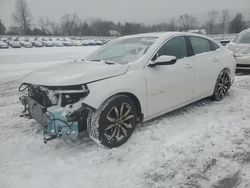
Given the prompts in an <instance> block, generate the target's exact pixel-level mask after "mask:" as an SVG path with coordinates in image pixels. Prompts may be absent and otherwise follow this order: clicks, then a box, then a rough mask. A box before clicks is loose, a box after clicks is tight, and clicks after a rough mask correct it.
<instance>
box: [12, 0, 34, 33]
mask: <svg viewBox="0 0 250 188" xmlns="http://www.w3.org/2000/svg"><path fill="white" fill-rule="evenodd" d="M12 18H13V21H14V23H15V24H16V25H17V26H18V27H19V29H20V33H21V34H24V35H25V34H28V33H29V31H30V28H31V19H32V16H31V12H30V10H29V8H28V4H27V2H26V1H25V0H18V1H17V2H16V5H15V12H14V13H13V14H12Z"/></svg>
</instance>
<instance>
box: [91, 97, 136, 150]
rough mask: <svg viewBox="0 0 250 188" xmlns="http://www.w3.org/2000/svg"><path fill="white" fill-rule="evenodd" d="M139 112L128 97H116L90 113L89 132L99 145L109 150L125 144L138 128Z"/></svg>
mask: <svg viewBox="0 0 250 188" xmlns="http://www.w3.org/2000/svg"><path fill="white" fill-rule="evenodd" d="M137 119H138V112H137V108H136V105H135V104H134V101H133V100H132V99H131V98H129V97H128V96H126V95H116V96H113V97H111V98H110V99H108V100H106V101H105V102H104V103H103V104H102V105H101V107H100V108H99V109H98V110H97V111H95V112H90V113H89V116H88V132H89V135H90V137H91V138H92V139H93V140H95V141H96V142H97V143H98V144H101V145H104V146H106V147H108V148H113V147H118V146H120V145H122V144H123V143H125V142H126V141H127V140H128V139H129V137H130V136H131V135H132V133H133V131H134V128H135V127H136V124H137Z"/></svg>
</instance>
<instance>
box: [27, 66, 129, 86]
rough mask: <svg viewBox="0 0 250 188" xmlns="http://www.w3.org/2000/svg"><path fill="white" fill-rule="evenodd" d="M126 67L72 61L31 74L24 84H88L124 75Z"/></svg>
mask: <svg viewBox="0 0 250 188" xmlns="http://www.w3.org/2000/svg"><path fill="white" fill-rule="evenodd" d="M127 70H128V65H121V64H109V65H108V64H105V63H104V62H93V61H91V62H89V61H73V62H69V63H65V64H60V65H57V66H50V67H47V68H44V69H40V70H38V71H35V72H31V73H29V74H28V75H26V76H25V77H24V78H23V82H24V83H29V84H35V85H43V86H69V85H79V84H84V83H89V82H93V81H97V80H101V79H105V78H109V77H114V76H118V75H121V74H124V73H126V72H127Z"/></svg>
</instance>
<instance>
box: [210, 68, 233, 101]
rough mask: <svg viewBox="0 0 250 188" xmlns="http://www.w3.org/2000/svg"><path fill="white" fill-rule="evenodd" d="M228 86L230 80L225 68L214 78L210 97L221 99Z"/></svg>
mask: <svg viewBox="0 0 250 188" xmlns="http://www.w3.org/2000/svg"><path fill="white" fill-rule="evenodd" d="M230 86H231V80H230V76H229V72H228V71H227V70H224V71H222V72H221V73H220V74H219V76H218V78H217V80H216V84H215V88H214V93H213V95H212V99H213V100H215V101H220V100H222V99H223V98H224V97H225V95H226V94H227V92H228V90H229V88H230Z"/></svg>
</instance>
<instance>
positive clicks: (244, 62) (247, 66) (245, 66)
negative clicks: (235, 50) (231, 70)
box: [236, 56, 250, 70]
mask: <svg viewBox="0 0 250 188" xmlns="http://www.w3.org/2000/svg"><path fill="white" fill-rule="evenodd" d="M236 59H237V64H236V69H237V70H250V56H242V57H236Z"/></svg>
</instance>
